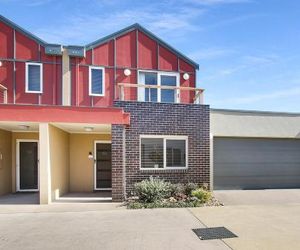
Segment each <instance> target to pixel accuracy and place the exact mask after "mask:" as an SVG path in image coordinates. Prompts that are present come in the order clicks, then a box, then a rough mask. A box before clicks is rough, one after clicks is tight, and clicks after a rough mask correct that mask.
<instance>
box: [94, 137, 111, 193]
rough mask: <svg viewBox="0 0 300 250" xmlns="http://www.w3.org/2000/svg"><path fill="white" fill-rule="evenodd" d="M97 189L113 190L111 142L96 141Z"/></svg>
mask: <svg viewBox="0 0 300 250" xmlns="http://www.w3.org/2000/svg"><path fill="white" fill-rule="evenodd" d="M94 179H95V187H94V188H95V190H111V143H107V142H103V143H102V142H96V143H95V178H94Z"/></svg>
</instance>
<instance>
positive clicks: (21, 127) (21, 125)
mask: <svg viewBox="0 0 300 250" xmlns="http://www.w3.org/2000/svg"><path fill="white" fill-rule="evenodd" d="M18 127H19V128H20V129H22V130H28V129H29V128H30V127H29V126H28V125H25V124H20V125H18Z"/></svg>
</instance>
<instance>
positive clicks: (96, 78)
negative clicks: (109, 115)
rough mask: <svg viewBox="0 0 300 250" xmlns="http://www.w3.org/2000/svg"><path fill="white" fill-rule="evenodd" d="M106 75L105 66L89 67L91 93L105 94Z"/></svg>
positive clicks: (95, 94) (92, 94)
mask: <svg viewBox="0 0 300 250" xmlns="http://www.w3.org/2000/svg"><path fill="white" fill-rule="evenodd" d="M104 75H105V72H104V68H103V67H90V68H89V95H91V96H104V89H105V88H104V85H105V82H104Z"/></svg>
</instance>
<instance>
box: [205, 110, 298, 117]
mask: <svg viewBox="0 0 300 250" xmlns="http://www.w3.org/2000/svg"><path fill="white" fill-rule="evenodd" d="M210 111H211V112H213V113H240V114H257V115H275V116H297V117H298V116H300V113H298V112H282V111H263V110H244V109H216V108H211V109H210Z"/></svg>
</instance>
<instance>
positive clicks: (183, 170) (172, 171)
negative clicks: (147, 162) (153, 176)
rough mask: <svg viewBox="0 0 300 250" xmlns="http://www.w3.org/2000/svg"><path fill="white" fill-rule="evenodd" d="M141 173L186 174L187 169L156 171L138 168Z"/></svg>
mask: <svg viewBox="0 0 300 250" xmlns="http://www.w3.org/2000/svg"><path fill="white" fill-rule="evenodd" d="M140 171H141V173H186V172H187V171H188V168H173V169H168V168H156V169H142V168H140Z"/></svg>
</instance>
